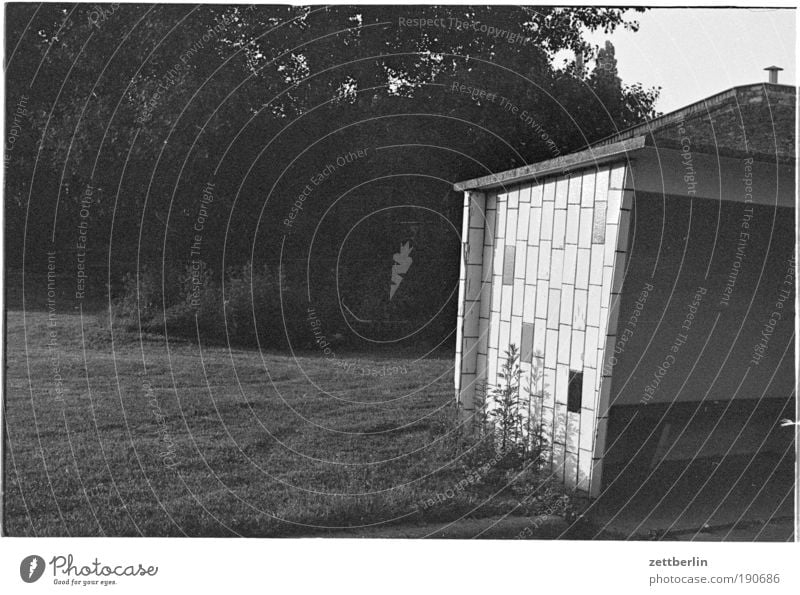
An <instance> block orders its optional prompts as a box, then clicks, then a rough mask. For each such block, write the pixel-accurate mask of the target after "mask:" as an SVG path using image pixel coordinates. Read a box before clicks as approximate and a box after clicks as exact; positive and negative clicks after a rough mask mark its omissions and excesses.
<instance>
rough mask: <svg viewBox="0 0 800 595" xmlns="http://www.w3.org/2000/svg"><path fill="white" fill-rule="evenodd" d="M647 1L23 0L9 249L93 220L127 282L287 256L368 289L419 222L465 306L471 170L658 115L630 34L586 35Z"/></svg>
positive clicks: (296, 272)
mask: <svg viewBox="0 0 800 595" xmlns="http://www.w3.org/2000/svg"><path fill="white" fill-rule="evenodd" d="M629 15H633V17H634V18H635V11H634V12H630V11H626V10H623V9H617V8H595V7H585V8H555V7H513V6H385V5H382V6H343V5H337V6H313V7H303V6H263V5H262V6H236V5H200V6H190V5H150V4H148V5H137V4H124V5H103V8H102V9H100V8H98V7H97V6H89V5H72V4H69V5H66V4H65V5H58V4H44V5H36V6H34V5H22V4H11V5H9V6H8V7H7V20H6V23H7V25H6V27H7V29H6V56H7V72H6V78H7V92H6V97H7V101H6V121H7V122H10V121H11V120H12V119H13V116H14V113H15V110H16V109H17V105H18V103H19V101H20V98H22V97H25V98H26V99H25V101H26V104H25V110H24V111H25V116H24V123H23V125H22V131H21V133H20V134H19V136H18V137H17V141H16V144H15V145H14V147H13V150H12V151H8V150H7V155H6V188H5V191H6V222H7V234H6V237H7V248H8V253H7V254H8V257H7V258H8V259H9V263H12V266H13V263H17V262H21V260H22V257H23V253H24V255H25V258H26V261H27V262H32V261H36V260H37V259H42V258H43V257H44V254H45V253H46V252H47V251H50V250H54V251H57V252H59V254H62V253H63V254H71V252H74V249H75V248H74V246H75V237H76V229H78V226H80V225H81V224H82V222H85V224H86V226H88V228H89V229H90V232H89V233H88V234H86V236H87V238H88V240H87V243H86V245H87V250H88V252H89V253H90V255H91V259H92V260H93V262H94V263H95V264H97V265H98V266H100V265H105V264H106V263H108V262H111V263H113V267H112V268H113V270H112V271H111V272H110V273H109V275H108V277H109V278H110V279H111V280H112V282H113V281H115V280H117V279H121V278H122V275H123V274H124V273H126V272H129V271H130V270H132V269H133V267H135V266H137V263H141V262H146V261H150V262H162V263H163V262H165V261H166V262H170V263H181V262H189V261H191V260H193V259H195V258H199V259H201V260H202V261H203V262H204V263H205V264H206V265H207V266H208V267H209V268H210V269H211V270H214V271H217V272H218V274H222V271H224V270H225V269H226V268H227V267H229V266H233V265H240V264H242V263H244V262H248V261H252V262H254V263H271V264H276V263H277V262H278V261H281V263H282V266H284V267H285V270H286V271H287V274H288V275H289V276H290V277H291V278H293V279H296V283H298V284H304V285H308V284H312V285H315V288H312V289H313V290H315V291H316V292H317V294H318V295H319V294H324V295H326V296H327V299H333V298H330V295H329V294H330V293H331V292H334V293H335V286H336V283H338V282H341V280H342V279H343V278H346V279H347V283H345V285H347V286H348V287H349V288H350V291H351V292H352V293H357V294H360V295H361V298H362V299H367V298H365V297H364V295H365V294H364V291H363V290H362V289H361V288H362V287H363V286H362V285H360V284H362V283H365V282H366V281H364V279H365V278H367V277H369V276H370V274H371V273H370V271H371V267H372V266H376V267H379V268H385V269H386V270H389V269H390V268H391V258H392V254H393V253H394V252H397V250H398V249H399V247H400V245H401V244H400V243H401V242H402V241H408V240H409V239H410V238H411V239H414V241H415V245H416V248H415V250H416V253H413V252H412V254H418V255H420V257H427V258H429V259H430V260H429V262H430V263H432V264H431V267H429V268H428V269H427V270H428V277H427V278H426V279H427V280H425V281H424V282H423V278H422V277H420V278H419V279H418V282H419V283H420V284H419V285H418V287H419V288H423V289H424V288H425V287H430V284H431V283H434V284H435V286H436V287H437V289H436V291H439V292H441V293H442V296H441V298H442V299H441V300H439V301H444V302H446V301H447V296H448V295H449V292H450V289H451V288H452V285H453V280H454V277H457V274H458V262H457V234H458V231H457V230H459V229H460V216H461V213H460V205H461V199H460V198H459V197H458V196H456V195H455V193H454V192H452V183H453V182H456V181H458V180H461V179H466V178H470V177H474V176H477V175H484V174H486V173H489V172H496V171H501V170H503V169H507V168H511V167H516V166H520V165H523V164H525V163H531V162H535V161H537V160H541V159H546V158H549V157H553V156H556V155H559V154H565V153H567V152H570V151H572V150H575V149H578V148H580V147H582V146H585V145H586V144H588V143H590V142H592V141H595V140H597V139H599V138H602V137H604V136H607V135H609V134H611V133H613V132H615V131H617V130H620V129H623V128H625V127H628V126H630V125H632V124H635V123H638V122H641V121H642V120H643V119H644V118H646V117H648V116H652V115H653V113H654V104H655V100H656V98H657V91H656V90H648V89H643V88H642V87H641V86H640V85H637V84H633V85H626V84H624V83H623V82H622V81H621V80H620V78H619V76H618V74H617V71H616V61H615V58H614V55H613V46H611V45H609V44H607V45H606V47H605V48H602V49H599V48H594V47H591V46H590V45H589V44H588V43H587V42H586V41H585V38H584V36H585V33H586V32H587V31H597V30H602V31H605V32H607V33H609V34H611V33H613V32H614V31H615V30H616V29H617V28H620V27H624V28H632V29H635V28H636V23H635V20H633V19H632V18H631V16H629ZM565 51H567V52H570V54H569V55H570V56H573V55H575V54H580V55H581V56H584V59H585V62H586V63H587V64H594V66H593V68H592V70H591V72H588V73H586V72H584V71H583V69H582V68H581V67H580V65H579V64H577V65H576V63H575V61H574V59H572V58H569V59H564V58H563V55H564V53H565ZM7 130H8V126H7ZM209 185H210V186H209ZM204 196H206V197H207V199H208V200H205V201H204V199H203V197H204ZM298 205H299V206H298ZM203 213H204V214H203ZM293 213H294V215H293ZM198 228H199V229H198ZM423 236H426V237H427V238H428V239H426V240H425V241H422V239H421V238H422V237H423ZM195 244H198V245H201V247H200V249H199V250H196V251H193V250H192V246H193V245H195ZM454 250H455V252H454ZM195 252H197V254H195ZM376 255H379V257H378V256H376ZM373 257H375V258H373ZM64 258H65V259H66V260H65V262H66V264H65V266H66V268H70V267H71V266H72V265H71V264H70V262H69V259H70V258H72V256H65V257H64ZM376 259H377V260H376ZM386 259H388V267H387V260H386ZM375 262H378V264H375ZM434 265H435V266H434ZM309 266H310V267H311V268H312V269H314V270H315V272H316V273H318V275H317V276H314V275H311V274H309V273H308V268H309ZM332 271H338V272H335V274H334V272H332ZM334 277H335V278H334ZM384 281H385V283H386V285H387V287H386V288H383V287H381V289H380V291H381V292H383V291H384V289H385V290H386V291H388V284H389V282H390V275H388V274H387V275H386V279H385V280H384ZM384 281H381V283H383V282H384ZM407 285H412V284H411V283H408V284H407ZM440 286H441V287H440ZM420 290H422V289H420ZM366 293H369V292H366ZM401 293H402V292H398V294H397V299H398V301H402V298H403V296H402V295H401ZM318 299H323V298H318ZM370 299H372V298H370ZM406 299H411V298H408V297H406ZM413 301H414V300H413V299H411V302H413ZM454 302H455V300H454V299H452V300H451V303H452V304H454ZM376 307H377V306H376Z"/></svg>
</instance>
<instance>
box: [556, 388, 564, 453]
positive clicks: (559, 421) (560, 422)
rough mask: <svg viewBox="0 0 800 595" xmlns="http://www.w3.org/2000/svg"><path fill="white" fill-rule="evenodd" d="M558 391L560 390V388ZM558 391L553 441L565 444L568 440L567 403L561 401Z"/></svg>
mask: <svg viewBox="0 0 800 595" xmlns="http://www.w3.org/2000/svg"><path fill="white" fill-rule="evenodd" d="M558 392H560V390H559V391H558ZM558 392H557V393H556V407H555V411H556V417H555V424H554V426H553V429H554V431H555V434H553V441H554V442H557V443H558V444H560V445H562V446H563V445H564V443H565V442H566V441H567V404H566V403H559V401H558Z"/></svg>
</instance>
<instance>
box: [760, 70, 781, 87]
mask: <svg viewBox="0 0 800 595" xmlns="http://www.w3.org/2000/svg"><path fill="white" fill-rule="evenodd" d="M764 70H766V71H767V72H769V82H770V84H771V85H777V84H778V73H779V72H780V71H781V70H783V68H781V67H780V66H767V67H766V68H765V69H764Z"/></svg>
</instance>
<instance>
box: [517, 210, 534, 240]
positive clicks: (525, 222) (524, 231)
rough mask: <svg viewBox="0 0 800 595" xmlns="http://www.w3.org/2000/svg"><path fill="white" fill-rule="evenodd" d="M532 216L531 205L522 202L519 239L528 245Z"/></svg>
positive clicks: (518, 221)
mask: <svg viewBox="0 0 800 595" xmlns="http://www.w3.org/2000/svg"><path fill="white" fill-rule="evenodd" d="M530 215H531V203H530V202H520V203H519V215H518V217H517V239H518V240H523V241H524V242H526V243H527V241H528V229H529V228H530Z"/></svg>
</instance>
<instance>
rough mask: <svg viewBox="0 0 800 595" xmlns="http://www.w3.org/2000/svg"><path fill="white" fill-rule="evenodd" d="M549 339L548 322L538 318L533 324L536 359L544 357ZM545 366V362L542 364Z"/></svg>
mask: <svg viewBox="0 0 800 595" xmlns="http://www.w3.org/2000/svg"><path fill="white" fill-rule="evenodd" d="M546 339H547V321H546V320H545V319H544V318H536V319H535V320H534V323H533V354H534V357H543V356H544V352H545V349H546V347H547V345H546ZM542 365H544V362H542Z"/></svg>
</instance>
